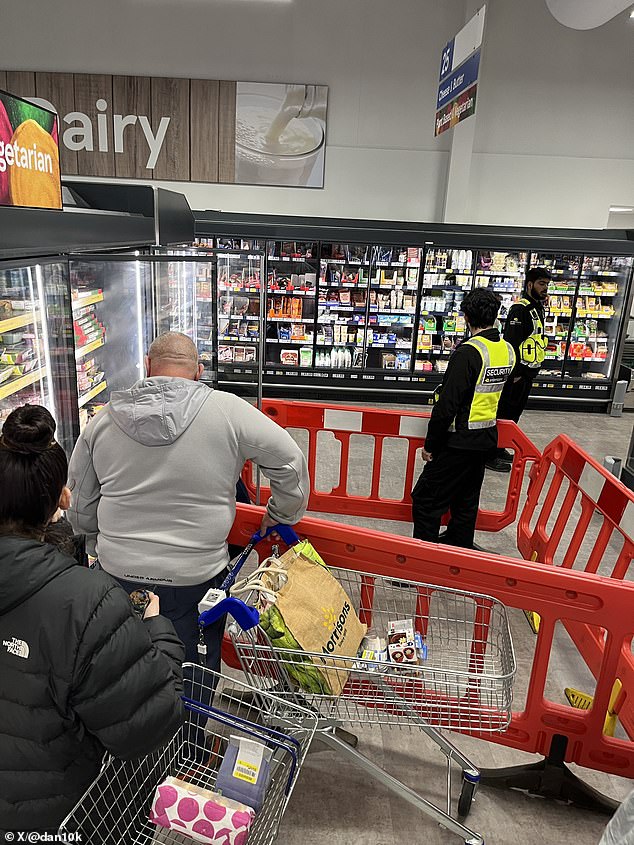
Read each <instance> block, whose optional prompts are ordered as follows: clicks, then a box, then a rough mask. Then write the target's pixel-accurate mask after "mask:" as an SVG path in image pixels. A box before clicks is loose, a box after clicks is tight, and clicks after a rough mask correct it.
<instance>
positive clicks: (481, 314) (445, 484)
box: [412, 288, 515, 548]
mask: <svg viewBox="0 0 634 845" xmlns="http://www.w3.org/2000/svg"><path fill="white" fill-rule="evenodd" d="M461 308H462V311H463V313H464V315H465V319H466V322H467V325H468V327H469V330H470V332H471V335H472V336H471V338H470V339H469V340H466V341H463V342H462V343H461V344H460V345H459V346H458V347H457V348H456V350H455V352H454V353H453V355H452V356H451V358H450V360H449V366H448V367H447V372H446V373H445V377H444V379H443V383H442V388H441V390H440V393H439V396H438V400H437V402H436V404H435V405H434V409H433V411H432V414H431V419H430V421H429V427H428V429H427V437H426V438H425V448H424V449H423V460H424V461H425V462H426V463H425V468H424V469H423V472H422V473H421V475H420V477H419V479H418V481H417V482H416V486H415V487H414V489H413V490H412V503H413V507H412V514H413V521H414V537H417V538H418V539H419V540H428V541H429V542H432V543H437V542H438V532H439V530H440V520H441V518H442V516H443V514H444V513H446V512H447V510H450V511H451V519H450V521H449V525H448V528H447V534H446V535H445V538H444V542H445V543H448V544H449V545H453V546H462V547H464V548H473V535H474V531H475V524H476V517H477V515H478V505H479V503H480V490H481V488H482V482H483V480H484V465H485V461H486V459H487V456H488V455H489V454H490V453H491V451H492V450H494V449H495V448H496V446H497V427H496V417H497V410H498V402H499V400H500V396H501V394H502V389H503V387H504V384H505V382H506V380H507V379H508V377H509V376H510V374H511V372H512V370H513V367H514V366H515V352H514V351H513V347H512V346H511V345H510V344H509V343H507V342H506V341H504V340H501V338H500V333H499V332H498V330H497V329H496V328H494V327H493V324H494V323H495V320H496V318H497V314H498V310H499V308H500V297H499V296H497V294H495V293H493V291H491V290H488V289H486V288H476V289H475V290H472V291H470V292H469V293H468V294H467V295H466V296H465V298H464V299H463V300H462V306H461Z"/></svg>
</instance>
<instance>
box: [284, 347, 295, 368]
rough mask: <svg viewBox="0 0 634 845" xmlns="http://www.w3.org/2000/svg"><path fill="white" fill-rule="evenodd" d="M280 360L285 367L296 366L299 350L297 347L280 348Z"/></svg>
mask: <svg viewBox="0 0 634 845" xmlns="http://www.w3.org/2000/svg"><path fill="white" fill-rule="evenodd" d="M280 361H281V363H282V364H283V365H284V366H285V367H298V366H299V351H298V350H297V349H282V351H281V352H280Z"/></svg>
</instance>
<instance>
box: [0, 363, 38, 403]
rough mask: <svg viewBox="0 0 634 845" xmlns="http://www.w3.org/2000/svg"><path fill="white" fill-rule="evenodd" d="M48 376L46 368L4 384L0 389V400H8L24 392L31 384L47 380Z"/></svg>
mask: <svg viewBox="0 0 634 845" xmlns="http://www.w3.org/2000/svg"><path fill="white" fill-rule="evenodd" d="M46 375H47V370H46V367H40V368H39V369H37V370H33V372H31V373H27V374H26V375H25V376H21V377H20V378H18V379H14V380H13V381H10V382H8V383H6V384H3V385H2V387H0V399H6V398H7V396H13V394H14V393H18V392H19V391H20V390H24V388H25V387H29V386H30V385H31V384H35V382H36V381H40V380H41V379H43V378H46Z"/></svg>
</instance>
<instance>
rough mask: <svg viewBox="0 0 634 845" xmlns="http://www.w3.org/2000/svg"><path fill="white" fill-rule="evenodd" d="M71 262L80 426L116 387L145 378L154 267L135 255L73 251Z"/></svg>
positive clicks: (106, 400) (125, 385) (98, 408)
mask: <svg viewBox="0 0 634 845" xmlns="http://www.w3.org/2000/svg"><path fill="white" fill-rule="evenodd" d="M69 268H70V286H71V299H72V315H73V333H74V341H75V366H76V376H77V407H78V409H79V425H80V429H82V428H83V427H84V426H85V425H86V423H87V422H88V420H89V419H91V418H92V417H93V416H94V415H95V414H96V413H98V411H99V410H100V409H101V408H102V407H103V406H104V405H105V404H106V402H108V401H109V398H110V394H111V393H112V392H113V391H116V390H123V389H126V388H128V387H130V386H131V385H133V384H134V383H135V382H136V381H138V380H139V379H141V378H143V375H144V372H145V371H144V356H145V352H146V350H147V339H148V336H149V335H150V332H151V324H150V321H151V313H152V312H151V308H150V301H151V283H152V281H151V280H152V270H151V265H150V264H149V262H147V261H144V260H143V259H141V258H140V257H134V256H108V257H99V256H96V257H95V256H91V257H88V256H81V257H79V256H75V257H71V259H70V261H69Z"/></svg>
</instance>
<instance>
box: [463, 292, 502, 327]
mask: <svg viewBox="0 0 634 845" xmlns="http://www.w3.org/2000/svg"><path fill="white" fill-rule="evenodd" d="M501 301H502V300H501V298H500V297H499V296H498V294H497V293H495V291H492V290H489V289H488V288H475V289H474V290H470V291H469V293H468V294H467V295H466V296H465V298H464V299H463V300H462V304H461V305H460V310H461V311H462V313H463V314H464V315H465V317H466V318H467V320H468V321H469V325H471V326H472V327H473V328H475V329H486V328H488V327H489V326H492V325H493V324H494V323H495V320H496V318H497V315H498V311H499V310H500V302H501Z"/></svg>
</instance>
